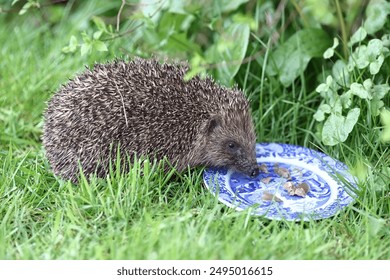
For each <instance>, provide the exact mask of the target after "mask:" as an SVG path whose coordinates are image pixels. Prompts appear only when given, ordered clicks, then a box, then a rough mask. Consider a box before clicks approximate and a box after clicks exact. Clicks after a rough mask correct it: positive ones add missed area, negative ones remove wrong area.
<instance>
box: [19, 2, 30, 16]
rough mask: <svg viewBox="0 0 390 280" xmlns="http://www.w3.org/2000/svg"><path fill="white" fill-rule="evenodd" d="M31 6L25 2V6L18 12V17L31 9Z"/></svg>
mask: <svg viewBox="0 0 390 280" xmlns="http://www.w3.org/2000/svg"><path fill="white" fill-rule="evenodd" d="M32 5H33V3H32V2H27V3H26V4H24V5H23V7H22V9H21V10H20V11H19V15H24V14H25V13H26V12H27V11H28V9H30V8H31V7H32Z"/></svg>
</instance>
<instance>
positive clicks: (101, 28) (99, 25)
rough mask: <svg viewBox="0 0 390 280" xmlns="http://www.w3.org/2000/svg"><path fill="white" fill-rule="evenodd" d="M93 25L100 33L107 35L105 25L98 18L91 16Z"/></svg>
mask: <svg viewBox="0 0 390 280" xmlns="http://www.w3.org/2000/svg"><path fill="white" fill-rule="evenodd" d="M92 21H93V23H94V24H95V25H96V27H97V29H98V30H99V31H101V32H102V33H103V32H104V33H108V30H107V26H106V23H105V22H104V21H103V19H101V18H100V17H97V16H93V17H92Z"/></svg>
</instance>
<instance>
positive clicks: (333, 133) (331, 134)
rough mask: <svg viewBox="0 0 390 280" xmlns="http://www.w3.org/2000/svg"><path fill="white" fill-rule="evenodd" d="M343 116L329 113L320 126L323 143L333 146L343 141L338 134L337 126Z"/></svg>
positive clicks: (343, 118) (342, 120) (342, 119)
mask: <svg viewBox="0 0 390 280" xmlns="http://www.w3.org/2000/svg"><path fill="white" fill-rule="evenodd" d="M344 120H345V117H343V116H339V115H335V114H331V115H330V116H329V117H328V119H327V120H326V121H325V123H324V127H323V128H322V142H323V143H324V144H325V145H329V146H334V145H336V144H338V143H340V142H343V140H342V139H341V137H340V135H339V133H338V132H339V127H340V125H341V124H342V123H343V122H344Z"/></svg>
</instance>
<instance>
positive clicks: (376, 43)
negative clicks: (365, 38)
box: [367, 39, 383, 60]
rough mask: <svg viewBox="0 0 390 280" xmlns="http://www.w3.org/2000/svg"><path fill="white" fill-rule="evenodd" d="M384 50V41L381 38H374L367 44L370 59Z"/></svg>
mask: <svg viewBox="0 0 390 280" xmlns="http://www.w3.org/2000/svg"><path fill="white" fill-rule="evenodd" d="M382 51H383V42H382V41H381V40H379V39H372V40H370V42H368V44H367V56H368V57H369V59H370V60H373V59H376V57H377V56H379V55H380V54H381V53H382Z"/></svg>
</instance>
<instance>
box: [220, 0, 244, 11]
mask: <svg viewBox="0 0 390 280" xmlns="http://www.w3.org/2000/svg"><path fill="white" fill-rule="evenodd" d="M247 2H249V0H235V1H231V0H221V1H215V2H214V3H218V6H219V8H220V10H221V11H222V12H230V11H234V10H236V9H237V8H238V7H239V6H241V5H242V4H244V3H247Z"/></svg>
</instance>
